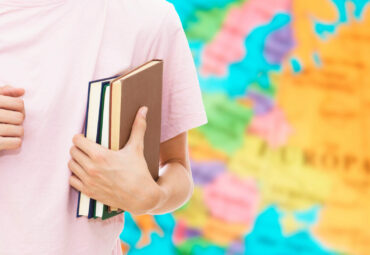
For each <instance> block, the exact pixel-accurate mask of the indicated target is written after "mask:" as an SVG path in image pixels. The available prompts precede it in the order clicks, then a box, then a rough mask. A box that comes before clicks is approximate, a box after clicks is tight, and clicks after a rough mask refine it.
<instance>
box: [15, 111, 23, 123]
mask: <svg viewBox="0 0 370 255" xmlns="http://www.w3.org/2000/svg"><path fill="white" fill-rule="evenodd" d="M23 120H24V115H23V113H20V112H15V113H14V122H15V123H16V124H21V123H22V122H23Z"/></svg>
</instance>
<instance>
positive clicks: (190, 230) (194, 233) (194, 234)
mask: <svg viewBox="0 0 370 255" xmlns="http://www.w3.org/2000/svg"><path fill="white" fill-rule="evenodd" d="M201 234H202V232H201V231H200V230H199V229H194V228H188V229H186V231H185V235H186V236H187V238H192V237H197V236H200V235H201Z"/></svg>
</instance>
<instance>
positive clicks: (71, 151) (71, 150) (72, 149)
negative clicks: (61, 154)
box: [69, 146, 75, 156]
mask: <svg viewBox="0 0 370 255" xmlns="http://www.w3.org/2000/svg"><path fill="white" fill-rule="evenodd" d="M74 150H75V147H74V146H72V147H71V148H70V149H69V154H70V155H71V156H73V154H74Z"/></svg>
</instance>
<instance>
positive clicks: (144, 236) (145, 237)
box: [132, 215, 164, 248]
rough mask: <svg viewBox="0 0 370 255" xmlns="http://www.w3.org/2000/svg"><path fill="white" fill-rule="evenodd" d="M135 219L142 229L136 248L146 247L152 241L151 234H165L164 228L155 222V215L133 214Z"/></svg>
mask: <svg viewBox="0 0 370 255" xmlns="http://www.w3.org/2000/svg"><path fill="white" fill-rule="evenodd" d="M132 218H133V220H134V221H135V223H136V225H137V226H138V228H139V229H140V231H141V235H140V239H139V241H138V242H137V244H136V248H141V247H144V246H146V245H148V244H150V243H151V234H152V233H157V234H158V235H160V236H163V234H164V233H163V230H162V229H161V228H160V227H159V226H158V224H157V223H156V222H155V219H154V216H153V215H137V216H136V215H132Z"/></svg>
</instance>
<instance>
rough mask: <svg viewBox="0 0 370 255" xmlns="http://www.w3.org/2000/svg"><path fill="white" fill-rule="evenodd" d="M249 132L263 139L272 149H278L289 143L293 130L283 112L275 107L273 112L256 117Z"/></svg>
mask: <svg viewBox="0 0 370 255" xmlns="http://www.w3.org/2000/svg"><path fill="white" fill-rule="evenodd" d="M248 131H249V132H250V133H251V134H255V135H257V136H259V137H261V138H263V139H264V140H265V141H266V142H267V143H268V145H269V146H271V147H272V148H277V147H280V146H283V145H285V144H286V143H287V141H288V138H289V136H290V135H291V134H292V132H293V129H292V127H291V125H290V124H289V123H288V121H287V120H286V117H285V115H284V113H283V111H282V110H281V109H279V108H278V107H277V106H275V107H274V108H273V109H272V110H271V111H269V112H267V113H265V114H263V115H257V116H255V117H254V118H253V119H252V122H251V124H250V126H249V130H248Z"/></svg>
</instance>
